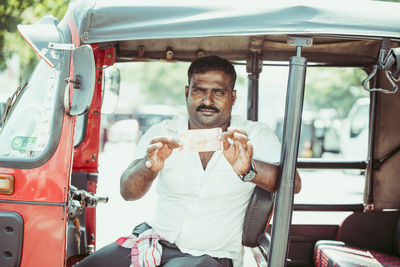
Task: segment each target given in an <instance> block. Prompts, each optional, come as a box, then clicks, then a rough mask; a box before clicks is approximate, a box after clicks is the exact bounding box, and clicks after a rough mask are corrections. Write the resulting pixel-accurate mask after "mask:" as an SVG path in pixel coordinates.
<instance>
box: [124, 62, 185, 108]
mask: <svg viewBox="0 0 400 267" xmlns="http://www.w3.org/2000/svg"><path fill="white" fill-rule="evenodd" d="M119 68H120V71H121V79H122V80H124V81H128V82H129V81H131V82H135V83H137V84H138V85H139V87H140V90H141V92H142V94H143V97H144V98H145V101H146V102H147V103H151V104H167V105H172V104H184V103H185V97H184V96H185V95H184V89H185V85H186V84H187V78H186V77H187V74H186V72H187V68H188V64H186V63H165V62H137V63H132V64H120V65H119Z"/></svg>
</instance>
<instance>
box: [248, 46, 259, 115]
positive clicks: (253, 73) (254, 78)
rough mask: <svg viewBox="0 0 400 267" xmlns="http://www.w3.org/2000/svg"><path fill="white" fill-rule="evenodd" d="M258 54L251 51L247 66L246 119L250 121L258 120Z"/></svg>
mask: <svg viewBox="0 0 400 267" xmlns="http://www.w3.org/2000/svg"><path fill="white" fill-rule="evenodd" d="M258 57H259V56H258V54H255V53H253V54H252V55H251V57H250V59H249V60H250V62H249V65H250V68H248V72H249V74H248V96H247V119H248V120H252V121H257V120H258V80H259V76H260V74H259V73H260V72H259V68H258V65H259V59H258Z"/></svg>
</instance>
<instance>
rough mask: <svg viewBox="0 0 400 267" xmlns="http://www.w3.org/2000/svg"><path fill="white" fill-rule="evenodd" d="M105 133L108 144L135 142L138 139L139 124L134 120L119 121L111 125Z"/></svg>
mask: <svg viewBox="0 0 400 267" xmlns="http://www.w3.org/2000/svg"><path fill="white" fill-rule="evenodd" d="M107 132H108V133H107V135H108V136H107V139H108V140H107V141H108V142H112V143H120V142H129V143H130V142H137V141H138V138H139V123H138V121H137V120H136V119H126V120H125V119H124V120H119V121H117V122H115V123H114V124H112V125H111V126H110V128H109V129H108V131H107Z"/></svg>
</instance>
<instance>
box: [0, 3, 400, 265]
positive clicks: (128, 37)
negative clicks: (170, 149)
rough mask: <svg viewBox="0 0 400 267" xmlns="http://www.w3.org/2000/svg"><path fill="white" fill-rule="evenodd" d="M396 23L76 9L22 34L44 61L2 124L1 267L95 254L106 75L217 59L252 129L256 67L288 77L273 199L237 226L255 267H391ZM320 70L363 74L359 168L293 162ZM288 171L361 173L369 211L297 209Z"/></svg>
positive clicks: (224, 8) (213, 11) (396, 203)
mask: <svg viewBox="0 0 400 267" xmlns="http://www.w3.org/2000/svg"><path fill="white" fill-rule="evenodd" d="M399 13H400V4H397V3H387V2H370V1H351V2H349V1H347V2H344V1H339V2H335V3H334V4H329V5H328V4H327V3H326V2H323V1H291V2H280V1H279V2H268V3H265V2H264V3H262V2H257V1H252V0H251V1H246V2H237V1H234V2H232V3H229V4H227V3H226V2H222V1H186V2H180V1H167V2H165V1H152V0H151V1H146V2H132V1H128V0H117V1H105V0H98V1H85V0H77V1H74V2H72V3H71V4H70V6H69V8H68V11H67V13H66V14H65V16H64V18H63V19H62V20H61V21H59V20H58V19H56V18H54V17H52V16H46V17H44V18H42V19H41V20H40V21H39V22H38V23H36V24H34V25H19V26H18V30H19V32H20V33H21V35H22V37H23V38H24V39H25V40H26V42H27V43H28V44H29V45H30V46H31V47H32V48H33V49H34V50H35V52H36V53H37V54H38V55H39V56H40V58H41V60H40V62H39V63H38V65H37V67H36V69H35V70H34V72H33V73H32V75H31V78H30V80H29V81H28V82H27V83H26V84H24V85H23V86H21V87H19V88H18V89H17V90H16V92H15V93H14V94H13V96H11V97H10V98H9V100H8V102H7V104H6V108H5V111H4V113H3V116H2V117H3V120H4V125H3V127H2V129H1V132H0V266H7V267H8V266H22V267H30V266H71V265H72V264H73V263H74V262H76V261H78V260H79V259H81V258H83V257H85V256H86V255H88V254H90V253H92V252H93V251H94V250H96V205H97V204H98V203H99V202H107V198H106V197H101V196H97V195H96V185H97V182H98V176H99V169H98V159H99V143H100V119H101V116H102V113H101V108H102V103H105V101H106V99H105V98H106V97H107V94H109V93H110V92H111V93H118V82H119V78H120V77H119V76H118V74H117V73H116V72H114V73H113V72H109V73H108V70H109V69H111V68H112V67H111V66H112V65H113V64H115V63H124V62H151V61H157V62H166V63H169V64H174V62H190V61H192V60H194V59H196V58H198V57H201V56H204V55H212V54H213V55H219V56H221V57H224V58H227V59H229V60H231V61H232V62H234V63H235V64H236V65H244V66H246V71H247V73H248V101H247V103H248V104H247V114H246V116H247V118H248V119H250V120H258V118H259V116H260V114H259V113H258V111H259V108H260V107H259V103H260V101H261V100H262V99H260V96H261V95H262V94H261V92H262V91H263V90H266V89H265V88H260V86H259V83H258V82H259V78H260V74H261V72H262V70H263V72H264V73H265V72H266V70H265V69H266V67H267V66H271V65H280V66H283V67H285V68H287V69H288V70H289V74H288V80H287V82H286V84H287V87H286V103H285V112H284V123H283V134H282V149H281V160H280V172H279V186H278V189H277V191H276V192H275V194H271V193H268V192H265V191H264V192H263V191H262V190H259V189H257V190H258V191H257V192H256V191H255V193H254V194H253V196H252V198H251V199H250V201H249V210H248V212H247V215H246V216H247V217H246V218H245V222H244V235H243V244H244V245H245V246H248V247H252V250H253V251H254V253H255V256H256V260H257V265H258V266H269V267H279V266H304V267H306V266H307V267H308V266H394V265H388V263H386V262H385V261H384V260H383V259H388V258H390V260H392V261H393V262H397V263H396V264H398V263H399V261H400V258H399V255H400V250H399V243H400V242H399V241H400V217H399V211H398V209H399V208H400V194H399V192H400V179H399V176H398V173H399V172H400V164H399V163H400V154H399V153H397V152H398V151H399V150H400V146H399V143H400V142H399V138H398V136H399V134H400V123H398V114H399V113H400V96H399V93H398V86H399V77H400V48H399V44H400V28H399V25H400V16H399V15H398V14H399ZM314 67H315V68H318V67H356V68H360V69H362V70H364V71H365V72H366V78H365V80H364V82H363V84H362V86H363V87H364V88H365V90H367V91H368V92H369V98H370V108H369V128H368V129H369V130H368V140H367V142H366V143H365V144H364V145H365V146H367V147H368V149H367V150H368V154H367V155H366V157H365V159H362V160H356V161H354V160H353V161H351V160H346V161H344V160H334V159H329V158H328V159H308V160H305V159H298V144H299V138H300V129H301V121H302V110H303V98H304V91H305V82H306V70H307V69H310V68H314ZM106 73H108V74H106ZM111 81H114V82H111ZM107 84H108V85H109V86H106V85H107ZM110 84H111V86H110ZM306 89H307V88H306ZM155 90H161V89H160V88H155ZM296 168H298V169H299V170H301V169H338V170H342V169H345V170H347V169H356V170H364V171H365V172H364V173H365V180H364V181H365V190H364V193H363V194H364V198H363V201H360V202H359V203H356V204H354V203H352V204H346V203H344V204H343V203H342V204H323V203H322V204H294V202H293V198H294V197H293V191H294V189H293V188H294V175H295V169H296ZM303 179H304V177H303ZM315 190H316V191H318V190H319V189H318V188H315ZM272 206H273V220H272V222H271V223H270V224H269V225H267V224H268V221H269V217H270V215H271V212H272ZM296 212H313V213H315V214H319V213H323V212H339V213H346V214H350V215H348V216H347V217H346V219H345V220H344V221H343V222H342V223H328V224H326V223H324V224H322V223H319V222H318V221H311V222H307V223H300V224H297V223H294V222H293V223H292V215H293V214H294V213H296ZM132 227H133V226H132ZM323 240H325V241H323ZM382 255H383V256H382ZM360 262H361V263H360ZM346 264H353V265H346ZM357 264H359V265H357ZM362 264H364V265H362ZM379 264H380V265H379ZM397 266H398V265H397Z"/></svg>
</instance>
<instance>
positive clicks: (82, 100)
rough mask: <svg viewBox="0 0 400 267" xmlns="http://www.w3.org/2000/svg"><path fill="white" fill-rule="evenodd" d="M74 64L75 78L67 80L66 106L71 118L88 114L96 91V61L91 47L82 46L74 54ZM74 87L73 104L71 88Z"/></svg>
mask: <svg viewBox="0 0 400 267" xmlns="http://www.w3.org/2000/svg"><path fill="white" fill-rule="evenodd" d="M72 57H73V64H74V76H73V78H72V79H71V78H68V79H66V82H67V86H66V87H65V95H64V106H65V112H66V113H67V115H69V116H77V115H82V114H84V113H86V112H87V111H88V110H89V108H90V105H91V104H92V98H93V94H94V89H95V79H96V72H95V61H94V56H93V50H92V47H91V46H90V45H82V46H80V47H78V48H76V49H75V50H74V51H73V52H72ZM71 85H72V87H73V97H72V102H71V98H70V87H71Z"/></svg>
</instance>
